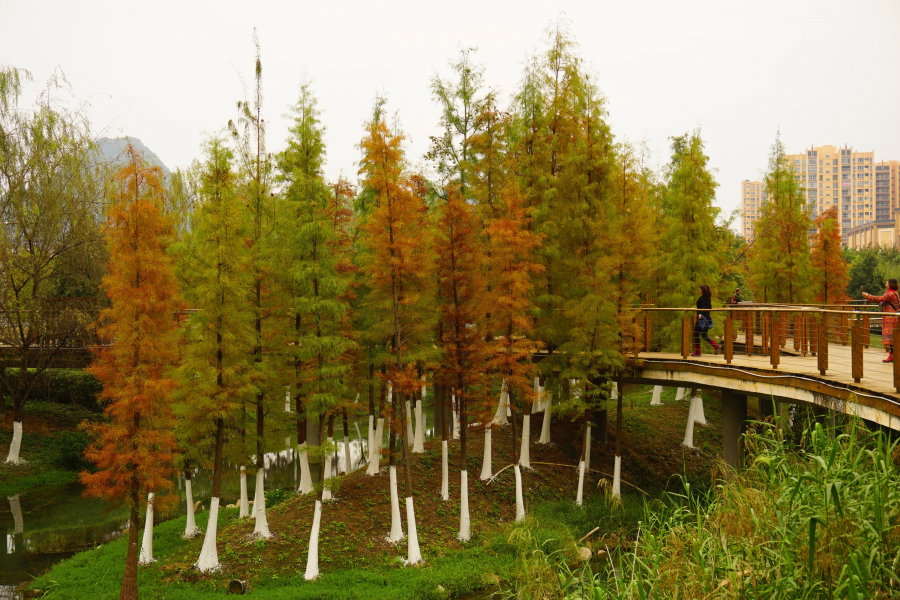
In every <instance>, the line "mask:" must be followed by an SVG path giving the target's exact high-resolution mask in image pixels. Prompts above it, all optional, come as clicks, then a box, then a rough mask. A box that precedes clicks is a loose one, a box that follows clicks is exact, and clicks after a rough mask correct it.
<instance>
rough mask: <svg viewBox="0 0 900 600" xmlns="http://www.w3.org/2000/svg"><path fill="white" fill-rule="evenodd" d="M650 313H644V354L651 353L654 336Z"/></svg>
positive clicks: (647, 311)
mask: <svg viewBox="0 0 900 600" xmlns="http://www.w3.org/2000/svg"><path fill="white" fill-rule="evenodd" d="M650 326H651V323H650V311H649V310H645V311H644V352H650V348H651V341H652V339H653V335H652V332H651V329H650Z"/></svg>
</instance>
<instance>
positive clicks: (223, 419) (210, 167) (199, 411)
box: [175, 137, 253, 498]
mask: <svg viewBox="0 0 900 600" xmlns="http://www.w3.org/2000/svg"><path fill="white" fill-rule="evenodd" d="M204 152H205V154H206V157H205V161H204V162H203V163H202V164H200V165H199V166H198V170H197V171H198V172H197V175H198V180H199V181H198V196H199V197H198V200H199V205H198V207H197V210H196V211H195V213H194V216H193V225H194V227H193V231H192V232H191V233H190V235H189V236H188V237H186V238H185V241H184V243H183V244H182V245H181V246H180V247H179V248H178V254H179V257H180V259H181V269H182V272H183V277H184V279H185V283H186V285H185V290H186V296H187V300H188V302H189V303H190V306H191V307H192V308H194V309H196V310H194V311H193V312H192V314H191V318H190V322H189V326H188V327H186V328H185V329H184V335H185V337H186V338H187V346H186V350H185V356H184V360H183V362H182V364H181V366H180V368H179V369H178V382H179V390H178V395H177V398H178V402H177V403H176V404H175V410H176V413H177V415H178V417H179V432H180V433H181V437H182V438H183V439H184V442H183V443H182V447H183V448H184V450H185V452H186V455H187V458H188V459H189V460H190V462H191V463H194V464H198V463H199V464H204V465H207V466H208V464H209V458H210V456H212V457H213V462H212V466H213V490H212V495H213V497H216V498H218V497H219V493H220V483H221V475H222V461H223V453H224V442H225V436H226V435H227V434H228V433H229V432H230V431H231V430H233V427H234V425H235V423H236V419H237V417H238V415H239V413H240V407H241V400H242V399H243V398H246V397H247V396H248V395H250V394H251V393H252V390H251V389H249V384H248V381H247V372H248V368H249V366H250V361H251V359H252V356H251V353H252V349H253V348H252V344H251V340H252V339H253V329H252V327H251V322H252V313H251V312H250V306H249V305H248V304H247V296H246V294H247V289H248V288H249V287H251V273H250V256H249V252H248V249H247V245H246V243H245V240H246V237H247V230H246V223H245V221H244V210H243V206H242V205H241V203H240V200H239V198H238V196H237V194H236V191H235V188H234V184H235V173H234V170H233V167H232V162H233V160H234V157H233V153H232V152H231V150H229V149H228V148H227V147H226V146H225V143H224V141H223V140H222V139H220V138H216V137H213V138H210V139H209V140H208V141H207V142H206V143H205V144H204ZM226 428H227V430H228V431H226ZM210 444H213V448H212V452H210V448H209V445H210ZM236 450H238V451H239V450H240V449H236Z"/></svg>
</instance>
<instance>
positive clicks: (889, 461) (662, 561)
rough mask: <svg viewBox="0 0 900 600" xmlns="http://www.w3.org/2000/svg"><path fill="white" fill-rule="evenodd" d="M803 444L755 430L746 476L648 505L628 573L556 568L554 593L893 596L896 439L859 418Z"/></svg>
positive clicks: (623, 568)
mask: <svg viewBox="0 0 900 600" xmlns="http://www.w3.org/2000/svg"><path fill="white" fill-rule="evenodd" d="M798 440H799V441H793V440H791V438H790V437H788V438H787V439H786V440H785V439H782V437H781V435H780V434H779V432H777V431H776V430H775V429H774V427H770V426H761V427H758V431H752V432H750V433H749V434H748V435H747V438H746V441H747V445H748V447H749V449H750V451H751V453H750V457H749V462H750V465H749V468H748V469H747V470H745V471H743V472H741V473H739V474H736V473H732V474H731V475H730V477H729V478H728V480H727V481H725V482H721V484H720V485H719V486H717V487H716V488H713V489H711V490H708V491H705V492H700V493H696V492H694V491H693V490H691V489H690V486H688V485H685V489H684V492H683V493H682V494H672V495H671V496H670V497H669V499H668V501H667V502H665V503H657V504H655V505H654V504H653V503H651V505H652V506H653V510H652V511H649V510H648V512H647V514H646V516H645V518H644V523H643V527H644V529H643V530H642V532H641V537H640V538H637V536H636V537H635V542H634V549H631V550H629V551H628V552H626V553H624V554H620V555H618V557H617V560H616V561H615V562H616V567H617V570H618V575H619V577H614V576H613V575H612V574H611V573H610V572H609V571H608V570H607V571H600V572H592V571H590V570H588V569H584V570H581V571H578V570H573V569H572V568H571V566H570V565H569V564H566V563H564V562H560V561H556V563H555V569H554V573H555V574H556V575H557V579H556V581H555V582H554V585H553V586H552V590H553V592H554V593H555V594H557V595H566V594H572V595H573V596H572V597H582V596H583V597H589V598H592V599H596V600H602V599H605V598H622V599H624V598H629V599H643V598H656V597H660V598H668V597H676V596H677V597H683V598H717V599H718V598H810V599H813V598H814V599H823V600H824V599H829V600H830V599H832V598H850V599H854V600H856V599H860V600H861V599H863V598H867V599H868V598H872V599H875V598H888V597H896V590H897V589H900V576H898V574H897V573H898V570H897V568H898V562H900V536H898V530H900V489H898V487H897V485H896V480H897V476H898V474H900V473H898V468H897V458H898V454H900V452H898V446H897V444H896V442H895V443H893V444H891V443H889V442H888V441H887V439H886V438H885V436H884V435H883V434H881V433H880V432H876V433H871V432H868V431H866V430H865V429H864V427H863V426H862V424H861V423H860V422H852V423H850V424H849V425H848V427H847V429H846V433H844V434H843V435H839V436H837V439H836V440H831V436H830V435H829V432H828V431H826V430H823V429H822V427H821V425H819V424H815V423H814V422H810V424H809V425H807V427H806V428H805V429H804V430H802V431H801V432H800V434H799V436H798ZM547 560H548V561H549V560H552V559H547ZM560 582H563V583H562V585H560Z"/></svg>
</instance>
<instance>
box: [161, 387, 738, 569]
mask: <svg viewBox="0 0 900 600" xmlns="http://www.w3.org/2000/svg"><path fill="white" fill-rule="evenodd" d="M651 390H652V388H649V387H638V386H635V387H627V388H626V389H625V393H624V411H623V413H624V414H623V432H622V445H623V457H622V479H623V486H622V492H623V493H625V494H640V493H642V492H639V491H637V490H638V488H639V489H640V490H643V491H646V492H647V493H648V494H649V495H650V496H655V495H657V494H658V493H659V492H661V491H662V490H664V489H666V488H669V489H672V490H677V489H680V488H681V485H682V484H681V482H680V479H678V478H677V477H676V476H678V475H681V476H683V477H685V478H686V479H688V480H690V481H692V482H697V483H701V484H702V483H705V482H708V481H709V480H710V473H711V472H712V471H713V469H714V467H715V465H716V462H717V456H718V455H719V454H721V432H720V431H721V409H720V406H719V402H718V398H715V397H712V396H706V403H705V412H706V419H707V421H708V425H707V426H706V427H699V426H698V427H696V429H695V433H694V444H695V449H693V450H690V449H687V448H685V447H684V446H683V445H682V441H683V439H684V430H685V424H686V418H687V412H688V404H689V403H688V402H687V401H682V402H675V401H674V394H675V391H674V389H670V390H667V391H666V393H665V394H664V397H663V402H664V404H663V405H662V406H656V407H651V406H649V404H650V399H651ZM542 418H543V416H542V415H535V416H533V417H532V425H531V430H532V431H531V437H530V439H531V461H532V465H533V469H531V470H527V471H525V472H524V473H523V485H524V495H525V504H526V510H528V507H529V506H531V505H533V504H534V503H537V502H540V501H542V500H560V499H566V498H569V499H571V500H572V501H573V502H574V500H575V495H576V487H577V484H578V476H577V470H576V468H575V467H576V466H577V460H578V457H579V456H580V453H581V440H582V434H581V423H580V422H571V421H570V420H569V419H568V418H566V417H560V418H554V420H553V421H552V426H551V443H550V444H547V445H542V444H539V443H537V440H538V439H539V437H540V428H541V421H542ZM519 425H520V427H521V420H519ZM492 435H493V444H492V451H493V472H494V473H497V472H498V471H500V470H501V469H503V468H504V467H506V466H507V465H511V464H512V463H513V449H512V443H511V442H512V440H511V429H510V427H509V426H506V427H503V428H502V429H499V430H498V429H495V430H494V431H493V434H492ZM483 440H484V435H483V431H482V430H481V428H480V427H475V426H473V427H471V428H470V429H469V443H468V447H469V451H468V461H467V467H468V475H469V478H468V479H469V510H470V514H471V521H472V533H473V539H474V540H475V541H477V540H478V538H479V536H480V535H481V536H483V535H485V534H487V533H488V532H490V531H495V530H496V529H498V528H499V527H502V526H503V525H504V524H505V523H509V522H510V521H512V520H513V519H514V517H515V481H514V471H513V469H512V468H509V469H506V470H505V471H503V472H502V473H501V474H500V475H499V476H497V477H496V478H495V479H493V480H492V481H491V482H483V481H480V480H479V478H478V477H479V474H480V472H481V463H482V455H483V449H484V445H483V444H484V441H483ZM615 441H616V423H615V412H614V411H611V412H610V420H609V439H608V441H607V443H606V444H603V443H601V442H600V441H598V440H594V443H593V444H592V448H591V469H592V470H596V471H599V472H601V473H602V474H601V473H591V474H590V475H589V477H588V478H587V480H586V483H585V495H586V496H590V495H592V494H600V493H603V492H602V487H603V486H600V487H601V489H598V482H599V481H600V480H601V479H606V480H607V481H608V480H609V479H611V474H612V471H613V462H614V452H615ZM398 443H399V441H398ZM449 446H450V500H449V501H447V502H444V501H442V500H441V499H440V498H439V496H438V493H439V490H440V482H441V442H440V440H439V439H438V440H432V441H430V442H428V443H426V446H425V448H426V451H425V453H424V454H412V453H411V454H410V461H411V476H412V477H411V478H412V495H413V498H414V503H415V509H416V523H417V531H418V536H419V544H420V546H421V548H422V552H423V555H424V557H425V560H426V561H428V560H429V559H430V558H436V557H440V556H442V555H443V553H444V552H446V551H448V550H451V549H455V548H459V547H461V545H462V543H461V542H460V541H458V540H457V534H458V532H459V497H460V473H459V453H460V444H459V442H458V441H453V442H450V444H449ZM400 462H401V461H400V460H399V457H398V482H399V494H400V502H401V514H402V515H403V527H404V532H405V533H406V527H407V523H406V515H405V509H404V500H403V498H404V497H405V496H406V493H405V490H404V472H403V468H402V465H401V464H400ZM545 463H546V464H545ZM382 465H383V467H382V470H381V473H380V474H379V475H377V476H373V477H370V476H366V475H365V469H360V470H357V471H355V472H353V473H350V474H349V475H346V476H343V477H339V478H337V479H334V480H330V481H331V483H332V489H333V494H334V500H333V501H329V502H326V503H325V506H324V507H323V511H322V526H321V534H320V541H319V549H320V550H319V551H320V568H321V570H322V571H330V570H336V569H341V568H345V567H351V566H358V567H361V566H367V565H379V564H396V563H398V562H399V560H400V557H403V556H405V555H406V542H405V541H403V542H401V543H400V544H398V545H391V544H389V543H388V542H387V541H386V536H387V534H388V532H389V530H390V521H391V512H390V511H391V508H390V490H389V476H388V469H387V466H386V465H387V459H386V458H384V459H383V460H382ZM624 482H627V484H631V486H629V485H627V484H626V483H624ZM228 501H229V502H234V501H235V499H228ZM314 501H315V499H314V497H313V496H312V495H307V496H297V495H294V496H291V497H290V498H288V499H287V500H285V501H283V502H281V503H279V504H277V505H275V506H273V507H271V508H270V509H269V510H268V511H267V516H268V522H269V528H270V530H271V531H272V533H273V534H274V539H272V540H269V541H259V540H254V539H253V537H252V535H251V534H252V531H253V522H252V521H251V520H250V519H245V520H242V521H238V520H237V519H233V520H231V521H230V522H229V523H227V524H222V523H221V521H223V520H224V519H222V518H221V517H220V530H219V558H220V560H221V561H222V562H223V563H224V565H225V569H224V570H223V573H225V572H227V573H229V574H231V575H237V576H241V577H244V578H247V579H249V580H251V581H253V580H254V579H256V578H266V577H273V576H288V575H292V576H293V575H296V573H297V572H298V570H299V571H302V569H303V568H304V567H305V564H306V558H307V550H308V543H309V533H310V528H311V523H312V516H313V508H314ZM206 518H207V513H201V514H200V515H198V518H197V522H198V524H199V525H201V527H203V528H204V529H205V521H206ZM201 545H202V539H199V538H198V539H195V540H193V541H192V542H190V543H188V544H186V545H185V546H184V548H183V550H182V552H180V553H179V554H178V556H175V557H173V558H172V560H171V562H170V564H169V565H167V566H165V567H164V568H166V569H169V570H171V571H172V573H173V577H174V578H177V579H190V580H195V579H204V578H207V577H205V576H200V575H198V574H197V572H196V571H193V570H191V569H190V566H191V564H192V563H193V562H194V561H196V558H197V556H198V555H199V551H200V546H201ZM218 577H220V576H215V575H214V576H211V577H209V578H210V579H217V578H218Z"/></svg>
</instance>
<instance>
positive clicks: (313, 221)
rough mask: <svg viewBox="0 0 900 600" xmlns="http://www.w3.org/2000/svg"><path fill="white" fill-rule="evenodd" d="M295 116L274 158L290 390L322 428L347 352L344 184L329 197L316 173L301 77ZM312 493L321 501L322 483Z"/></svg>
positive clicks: (313, 129) (309, 102)
mask: <svg viewBox="0 0 900 600" xmlns="http://www.w3.org/2000/svg"><path fill="white" fill-rule="evenodd" d="M294 115H295V117H294V125H293V127H291V130H290V136H289V143H288V148H287V150H285V152H284V153H283V154H282V155H281V156H280V160H279V163H280V167H281V170H282V172H283V174H284V178H285V180H286V181H287V182H288V187H287V190H286V194H285V197H286V202H285V206H284V210H285V211H286V212H287V214H286V215H285V218H284V219H283V223H284V224H283V228H284V231H285V234H286V237H287V239H288V243H287V244H286V246H287V249H288V252H289V256H290V263H291V264H290V269H289V272H288V275H289V279H288V286H287V287H288V289H289V290H290V305H291V313H292V315H293V321H294V336H295V339H294V340H293V345H292V354H293V358H294V360H295V361H296V375H297V381H296V388H295V393H296V394H297V395H298V398H299V401H298V407H300V408H298V411H306V412H307V414H310V415H314V416H316V417H318V419H319V427H320V431H321V427H322V426H323V423H324V420H325V414H326V413H327V412H329V411H333V410H334V409H336V408H337V407H338V406H339V405H340V404H341V403H342V401H343V400H344V399H345V398H346V396H347V393H348V392H347V389H346V378H347V375H348V372H349V368H350V367H349V362H348V359H349V356H348V352H349V351H350V350H351V349H352V347H353V346H354V343H353V341H352V337H351V336H350V335H348V323H349V318H350V314H349V310H350V306H349V299H348V296H347V292H348V287H349V284H350V275H351V273H350V270H349V269H348V268H347V265H348V264H349V257H348V251H349V249H350V246H349V243H348V235H347V228H348V218H349V215H348V211H347V207H346V190H343V191H342V188H341V187H340V186H336V187H335V192H336V194H335V195H332V193H331V190H330V189H329V188H328V186H327V185H326V184H325V182H324V180H323V179H322V172H321V167H322V164H323V162H324V157H325V146H324V143H323V141H322V139H323V135H322V134H323V129H322V127H321V124H320V122H319V111H318V110H317V108H316V99H315V97H314V96H313V94H312V90H311V87H310V84H309V83H308V82H306V83H304V84H303V85H302V86H301V90H300V98H299V100H298V102H297V104H296V105H295V106H294ZM321 439H322V436H321V435H320V441H321ZM320 480H321V475H320ZM319 494H320V499H321V494H322V490H321V488H320V490H319Z"/></svg>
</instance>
